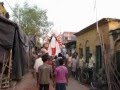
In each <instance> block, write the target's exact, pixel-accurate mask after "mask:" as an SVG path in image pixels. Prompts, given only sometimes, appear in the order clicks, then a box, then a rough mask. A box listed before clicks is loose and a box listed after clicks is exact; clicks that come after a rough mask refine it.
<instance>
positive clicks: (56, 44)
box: [46, 33, 62, 56]
mask: <svg viewBox="0 0 120 90" xmlns="http://www.w3.org/2000/svg"><path fill="white" fill-rule="evenodd" d="M46 38H47V39H48V40H46V41H49V47H48V53H49V55H51V56H55V55H58V53H60V52H61V46H62V34H59V35H58V36H56V35H55V34H54V33H53V34H52V36H51V37H48V36H47V37H46Z"/></svg>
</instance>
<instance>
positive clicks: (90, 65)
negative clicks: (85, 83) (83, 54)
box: [88, 53, 95, 82]
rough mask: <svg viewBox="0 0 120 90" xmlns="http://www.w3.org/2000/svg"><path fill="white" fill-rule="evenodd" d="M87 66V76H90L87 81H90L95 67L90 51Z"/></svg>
mask: <svg viewBox="0 0 120 90" xmlns="http://www.w3.org/2000/svg"><path fill="white" fill-rule="evenodd" d="M88 68H89V78H90V80H89V82H91V80H92V77H93V70H94V68H95V59H94V58H93V57H92V53H90V54H89V63H88Z"/></svg>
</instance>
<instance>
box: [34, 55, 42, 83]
mask: <svg viewBox="0 0 120 90" xmlns="http://www.w3.org/2000/svg"><path fill="white" fill-rule="evenodd" d="M41 65H43V61H42V59H41V57H40V55H37V56H36V60H35V64H34V69H35V71H36V77H37V83H38V68H39V66H41Z"/></svg>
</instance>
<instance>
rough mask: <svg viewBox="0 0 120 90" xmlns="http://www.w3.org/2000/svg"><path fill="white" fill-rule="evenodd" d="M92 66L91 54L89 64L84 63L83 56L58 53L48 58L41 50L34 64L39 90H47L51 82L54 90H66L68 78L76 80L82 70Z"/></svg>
mask: <svg viewBox="0 0 120 90" xmlns="http://www.w3.org/2000/svg"><path fill="white" fill-rule="evenodd" d="M94 65H95V60H94V58H93V57H92V54H91V53H90V54H89V63H86V61H85V58H84V57H83V55H80V56H78V53H73V54H72V53H66V54H63V53H59V54H58V55H55V56H50V55H49V54H48V53H47V51H46V50H43V51H42V54H38V55H36V60H35V64H34V69H35V71H36V78H37V85H38V87H39V90H49V85H50V83H51V81H52V84H53V87H54V88H55V90H66V85H68V78H69V77H71V76H72V77H74V78H76V79H78V77H79V76H80V71H81V70H82V69H83V68H85V67H88V68H89V69H93V68H94ZM90 75H92V72H90ZM91 77H92V76H91Z"/></svg>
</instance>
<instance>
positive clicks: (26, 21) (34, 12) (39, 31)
mask: <svg viewBox="0 0 120 90" xmlns="http://www.w3.org/2000/svg"><path fill="white" fill-rule="evenodd" d="M13 11H14V14H13V19H14V21H16V20H17V22H18V21H19V24H20V27H21V29H22V30H23V31H24V32H25V33H26V35H37V36H41V37H44V34H46V33H48V31H49V30H50V28H51V26H52V23H51V22H48V17H47V15H46V13H47V11H46V10H42V9H40V8H38V7H37V6H29V5H28V4H27V3H24V6H23V7H20V5H18V4H16V5H15V7H14V8H13Z"/></svg>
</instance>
